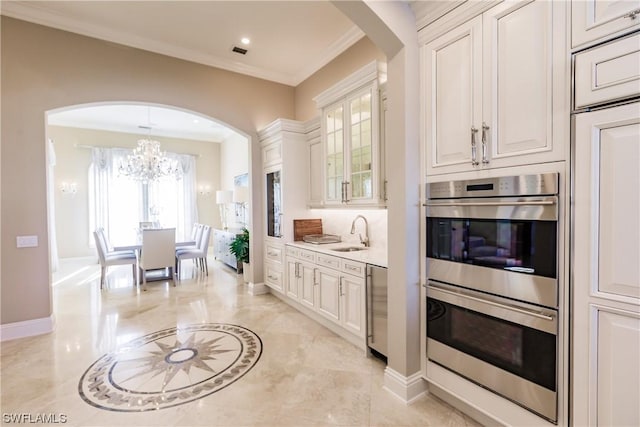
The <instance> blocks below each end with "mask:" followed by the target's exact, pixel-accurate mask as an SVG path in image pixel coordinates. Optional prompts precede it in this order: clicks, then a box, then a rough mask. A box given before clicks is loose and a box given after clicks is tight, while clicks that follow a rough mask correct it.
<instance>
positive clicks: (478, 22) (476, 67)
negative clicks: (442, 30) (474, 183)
mask: <svg viewBox="0 0 640 427" xmlns="http://www.w3.org/2000/svg"><path fill="white" fill-rule="evenodd" d="M481 32H482V19H481V17H477V18H475V19H473V20H471V21H469V22H468V23H466V24H464V25H462V26H460V27H458V28H456V29H455V30H453V31H451V32H449V33H447V34H445V35H444V36H442V37H439V38H438V39H436V40H434V41H433V42H431V43H429V44H427V45H425V46H424V47H423V49H422V62H423V67H422V68H423V70H424V75H423V79H424V81H423V89H424V91H425V92H424V93H423V95H422V99H423V103H424V105H423V111H424V114H425V115H426V117H425V121H424V123H425V127H424V129H423V135H424V137H425V142H426V147H427V149H426V153H425V155H426V159H425V160H426V165H427V173H429V174H430V173H444V172H454V171H457V170H465V169H468V168H469V167H470V166H471V162H472V158H471V157H472V151H471V128H472V127H473V126H474V125H475V126H476V127H477V126H478V123H477V122H479V121H480V120H481V115H482V111H481V107H482V104H481V96H482V92H481V90H482V88H481V85H482V58H481V54H482V50H481V42H482V35H481ZM438 168H440V169H438Z"/></svg>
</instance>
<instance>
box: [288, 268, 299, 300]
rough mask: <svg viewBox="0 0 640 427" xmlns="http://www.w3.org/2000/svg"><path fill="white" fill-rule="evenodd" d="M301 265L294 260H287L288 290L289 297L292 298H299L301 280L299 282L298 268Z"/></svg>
mask: <svg viewBox="0 0 640 427" xmlns="http://www.w3.org/2000/svg"><path fill="white" fill-rule="evenodd" d="M298 266H299V264H298V262H297V261H296V260H294V259H287V277H286V289H287V296H288V297H291V298H294V299H295V298H297V297H298V288H299V280H298V274H297V273H298V268H299V267H298Z"/></svg>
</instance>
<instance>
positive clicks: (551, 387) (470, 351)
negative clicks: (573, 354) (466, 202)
mask: <svg viewBox="0 0 640 427" xmlns="http://www.w3.org/2000/svg"><path fill="white" fill-rule="evenodd" d="M557 329H558V323H557V312H556V311H555V310H550V309H545V308H541V307H538V306H533V305H529V304H524V303H520V302H518V301H512V300H508V299H505V298H500V297H495V296H492V295H487V294H483V293H479V292H473V291H469V290H467V289H462V288H458V287H456V286H450V285H445V284H441V283H438V282H433V281H429V286H428V287H427V357H428V358H429V359H430V360H431V361H433V362H435V363H437V364H439V365H441V366H444V367H445V368H447V369H449V370H451V371H454V372H456V373H458V374H460V375H462V376H464V377H466V378H467V379H469V380H471V381H474V382H476V383H478V384H479V385H481V386H483V387H485V388H487V389H489V390H491V391H494V392H495V393H498V394H500V395H502V396H504V397H506V398H508V399H510V400H512V401H513V402H515V403H517V404H519V405H521V406H523V407H525V408H527V409H529V410H531V411H533V412H535V413H537V414H539V415H541V416H543V417H545V418H547V419H548V420H550V421H553V422H556V420H557V381H556V378H557V345H558V344H557Z"/></svg>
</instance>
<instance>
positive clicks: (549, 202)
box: [422, 200, 556, 207]
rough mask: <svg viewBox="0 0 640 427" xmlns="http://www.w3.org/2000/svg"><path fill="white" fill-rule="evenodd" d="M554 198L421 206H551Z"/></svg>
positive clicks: (429, 203) (436, 203)
mask: <svg viewBox="0 0 640 427" xmlns="http://www.w3.org/2000/svg"><path fill="white" fill-rule="evenodd" d="M555 204H556V201H555V200H531V201H516V202H465V201H460V202H426V203H423V204H422V206H443V207H446V206H551V205H555Z"/></svg>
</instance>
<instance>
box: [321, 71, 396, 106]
mask: <svg viewBox="0 0 640 427" xmlns="http://www.w3.org/2000/svg"><path fill="white" fill-rule="evenodd" d="M386 73H387V64H386V63H384V62H378V61H372V62H370V63H368V64H367V65H365V66H364V67H362V68H360V69H359V70H357V71H356V72H354V73H353V74H351V75H350V76H349V77H347V78H345V79H344V80H341V81H339V82H338V83H336V84H335V85H333V86H331V87H330V88H329V89H327V90H325V91H324V92H322V93H320V94H318V95H317V96H316V97H315V98H313V100H314V101H315V103H316V106H317V107H318V108H320V109H322V108H323V107H325V106H327V105H328V104H330V103H332V102H335V101H336V100H337V99H340V98H341V97H343V96H345V95H347V94H348V93H350V92H352V91H354V90H356V89H359V88H361V87H362V86H364V85H366V84H367V83H370V82H372V81H374V80H376V79H378V80H379V82H384V81H386Z"/></svg>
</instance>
